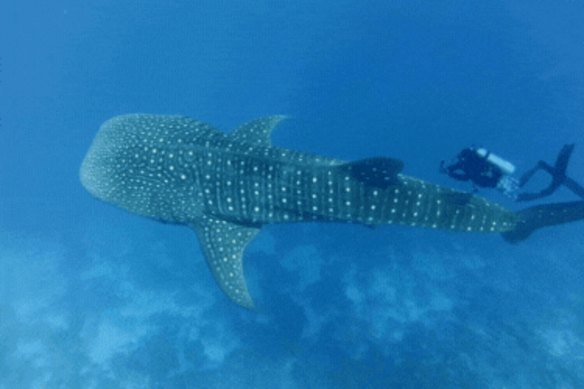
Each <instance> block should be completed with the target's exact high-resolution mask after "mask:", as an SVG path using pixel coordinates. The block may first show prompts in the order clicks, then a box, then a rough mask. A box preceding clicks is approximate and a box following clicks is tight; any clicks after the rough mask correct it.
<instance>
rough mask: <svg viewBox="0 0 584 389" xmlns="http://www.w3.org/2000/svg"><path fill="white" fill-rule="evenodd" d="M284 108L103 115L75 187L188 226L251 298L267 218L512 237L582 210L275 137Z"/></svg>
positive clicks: (229, 289)
mask: <svg viewBox="0 0 584 389" xmlns="http://www.w3.org/2000/svg"><path fill="white" fill-rule="evenodd" d="M282 119H283V116H271V117H266V118H261V119H258V120H254V121H252V122H249V123H247V124H245V125H243V126H241V127H239V128H238V129H236V130H235V131H234V132H233V133H231V134H224V133H222V132H220V131H218V130H216V129H214V128H213V127H212V126H210V125H208V124H205V123H203V122H200V121H196V120H194V119H190V118H187V117H182V116H163V115H147V114H133V115H123V116H117V117H114V118H112V119H110V120H108V121H107V122H105V123H104V124H103V125H102V126H101V128H100V130H99V132H98V134H97V135H96V137H95V140H94V141H93V144H92V145H91V147H90V149H89V151H88V153H87V155H86V156H85V159H84V161H83V163H82V165H81V170H80V176H81V182H82V183H83V186H84V187H85V188H86V189H87V190H88V191H89V192H90V193H91V194H93V195H94V196H95V197H97V198H99V199H101V200H103V201H105V202H108V203H112V204H115V205H117V206H119V207H121V208H124V209H126V210H128V211H130V212H133V213H137V214H139V215H143V216H147V217H151V218H153V219H156V220H159V221H163V222H166V223H177V224H184V225H187V226H190V227H191V228H192V229H193V230H195V232H196V234H197V236H198V238H199V242H200V245H201V247H202V250H203V252H204V255H205V258H206V260H207V263H208V265H209V268H210V269H211V271H212V273H213V275H214V277H215V280H216V281H217V283H218V284H219V286H220V287H221V289H223V291H224V292H225V293H226V294H227V295H228V296H229V298H231V300H233V301H234V302H235V303H237V304H239V305H241V306H244V307H247V308H251V307H252V306H253V302H252V299H251V297H250V295H249V293H248V290H247V286H246V283H245V278H244V273H243V264H242V256H243V252H244V249H245V247H246V246H247V245H248V243H249V242H250V241H251V240H252V239H253V238H254V237H255V236H256V234H257V233H258V232H259V231H260V229H261V227H262V226H263V225H264V224H270V223H290V222H299V221H330V222H348V223H360V224H365V225H372V226H374V225H380V224H404V225H409V226H415V227H429V228H441V229H449V230H453V231H466V232H499V233H502V234H503V236H504V237H505V238H506V239H507V240H508V241H511V242H516V241H520V240H523V239H525V238H527V237H528V236H529V235H530V234H531V232H533V231H534V230H536V229H538V228H541V227H545V226H549V225H555V224H562V223H567V222H570V221H575V220H579V219H582V218H584V202H583V201H578V202H569V203H557V204H549V205H540V206H536V207H532V208H528V209H525V210H523V211H520V212H517V213H516V212H512V211H509V210H507V209H505V208H503V207H501V206H499V205H497V204H494V203H492V202H488V201H486V200H485V199H483V198H481V197H478V196H474V195H472V194H468V193H463V192H458V191H455V190H452V189H448V188H445V187H440V186H437V185H433V184H430V183H428V182H425V181H422V180H420V179H417V178H413V177H408V176H406V175H403V174H402V173H401V171H402V167H403V164H402V162H401V161H399V160H395V159H391V158H370V159H365V160H360V161H356V162H344V161H341V160H337V159H332V158H326V157H321V156H316V155H311V154H306V153H300V152H296V151H290V150H286V149H282V148H278V147H274V146H272V145H271V142H270V134H271V131H272V129H273V128H274V127H275V126H276V125H277V124H278V122H280V121H281V120H282Z"/></svg>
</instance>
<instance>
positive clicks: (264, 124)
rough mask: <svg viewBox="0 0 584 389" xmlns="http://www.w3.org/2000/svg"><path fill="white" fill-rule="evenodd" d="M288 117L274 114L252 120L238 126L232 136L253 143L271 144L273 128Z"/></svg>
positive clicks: (259, 144) (258, 144) (234, 138)
mask: <svg viewBox="0 0 584 389" xmlns="http://www.w3.org/2000/svg"><path fill="white" fill-rule="evenodd" d="M286 117H287V116H285V115H274V116H266V117H263V118H259V119H255V120H252V121H250V122H247V123H245V124H244V125H242V126H241V127H238V128H236V129H235V131H233V133H232V134H231V138H232V139H233V140H235V141H238V142H244V143H249V144H252V145H257V146H271V145H272V142H271V140H270V139H271V136H272V130H273V129H274V128H275V127H276V126H277V125H278V123H280V122H281V121H282V120H284V119H286Z"/></svg>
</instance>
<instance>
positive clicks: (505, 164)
mask: <svg viewBox="0 0 584 389" xmlns="http://www.w3.org/2000/svg"><path fill="white" fill-rule="evenodd" d="M476 153H477V155H478V156H480V157H482V158H485V159H486V160H487V161H488V162H489V163H491V164H492V165H495V166H496V167H498V168H499V169H501V171H502V172H503V173H505V174H513V172H514V171H515V165H513V164H512V163H511V162H509V161H506V160H504V159H503V158H501V157H499V156H498V155H496V154H493V153H491V152H490V151H488V150H487V149H484V148H482V147H481V148H479V149H476Z"/></svg>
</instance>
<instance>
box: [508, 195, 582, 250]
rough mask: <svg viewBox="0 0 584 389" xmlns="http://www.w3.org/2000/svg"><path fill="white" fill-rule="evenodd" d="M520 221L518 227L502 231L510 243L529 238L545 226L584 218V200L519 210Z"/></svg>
mask: <svg viewBox="0 0 584 389" xmlns="http://www.w3.org/2000/svg"><path fill="white" fill-rule="evenodd" d="M517 216H518V217H519V222H518V223H517V225H516V227H515V228H514V229H513V230H511V231H507V232H504V233H502V235H503V238H504V239H505V240H506V241H507V242H509V243H517V242H521V241H522V240H525V239H527V238H528V237H529V236H530V235H531V233H532V232H533V231H535V230H538V229H540V228H543V227H548V226H555V225H558V224H564V223H570V222H574V221H578V220H582V219H584V201H571V202H565V203H553V204H543V205H536V206H534V207H530V208H526V209H523V210H521V211H519V212H517Z"/></svg>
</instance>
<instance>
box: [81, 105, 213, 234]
mask: <svg viewBox="0 0 584 389" xmlns="http://www.w3.org/2000/svg"><path fill="white" fill-rule="evenodd" d="M185 128H188V129H191V131H190V134H192V135H196V133H197V131H199V132H203V131H204V130H207V128H206V125H205V124H204V123H201V122H198V121H196V120H193V119H189V118H185V117H182V116H170V117H166V118H165V120H161V119H160V117H157V116H154V115H140V114H135V115H123V116H117V117H115V118H112V119H110V120H108V121H106V122H105V123H104V124H103V125H102V126H101V127H100V129H99V131H98V133H97V135H96V137H95V139H94V141H93V143H92V144H91V147H90V148H89V151H88V152H87V155H86V156H85V159H84V160H83V162H82V164H81V168H80V171H79V175H80V179H81V183H82V185H83V186H84V187H85V189H87V191H88V192H89V193H91V194H92V195H93V196H95V197H97V198H98V199H100V200H103V201H105V202H107V203H110V204H113V205H116V206H118V207H121V208H123V209H126V210H128V211H130V212H133V213H137V214H140V215H143V216H147V217H152V218H155V219H158V220H162V221H165V222H171V223H174V222H184V220H181V219H180V217H179V216H180V215H187V214H188V215H189V216H192V215H193V214H197V213H198V212H199V210H200V208H201V207H202V206H201V205H200V204H199V203H197V202H196V201H190V202H188V207H189V208H190V209H187V210H185V209H184V208H185V197H186V196H192V192H193V191H195V190H196V188H195V185H194V184H195V183H194V182H193V181H192V180H181V177H185V176H184V175H182V174H180V172H179V170H180V169H182V168H184V162H185V161H184V160H182V161H179V153H182V151H180V150H183V149H185V147H189V145H187V144H185V143H186V142H185V141H184V140H182V139H181V138H178V137H180V136H181V134H183V135H184V134H185V130H184V129H185ZM191 139H193V137H191ZM173 150H177V151H176V152H175V154H176V157H175V158H174V159H175V160H176V164H175V166H173V164H172V162H169V161H172V159H173V158H168V157H172V154H171V153H173ZM171 170H174V173H175V174H173V175H169V174H168V172H169V171H171ZM176 173H178V174H176ZM177 177H178V179H177ZM191 198H192V197H191ZM179 207H182V208H181V209H178V208H179ZM185 211H188V212H185Z"/></svg>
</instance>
